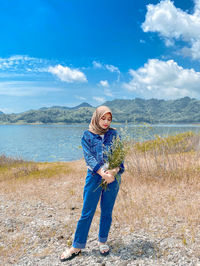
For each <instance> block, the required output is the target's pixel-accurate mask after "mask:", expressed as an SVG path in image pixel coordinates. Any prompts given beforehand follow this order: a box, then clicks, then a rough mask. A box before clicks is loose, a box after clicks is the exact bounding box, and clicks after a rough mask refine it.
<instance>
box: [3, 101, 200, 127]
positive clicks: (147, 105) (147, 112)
mask: <svg viewBox="0 0 200 266" xmlns="http://www.w3.org/2000/svg"><path fill="white" fill-rule="evenodd" d="M101 105H107V106H108V107H110V108H111V110H112V112H113V122H119V123H124V122H125V121H127V122H133V123H138V122H147V123H199V122H200V101H199V100H197V99H194V98H190V97H184V98H181V99H177V100H158V99H149V100H144V99H140V98H135V99H129V100H123V99H115V100H112V101H107V102H104V103H102V104H101ZM95 109H96V107H93V106H91V105H89V104H88V103H85V102H84V103H82V104H80V105H78V106H75V107H63V106H53V107H49V108H47V107H43V108H40V109H39V110H29V111H26V112H22V113H18V114H4V113H2V112H1V113H0V123H1V124H2V123H3V124H5V123H17V124H25V123H28V124H29V123H42V124H47V123H48V124H49V123H64V124H66V123H89V122H90V120H91V116H92V114H93V112H94V110H95Z"/></svg>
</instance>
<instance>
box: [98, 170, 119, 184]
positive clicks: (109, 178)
mask: <svg viewBox="0 0 200 266" xmlns="http://www.w3.org/2000/svg"><path fill="white" fill-rule="evenodd" d="M97 173H98V174H99V175H100V176H102V178H103V179H104V180H105V182H106V183H107V184H110V183H112V182H113V181H114V180H115V177H114V176H113V175H111V174H109V173H106V172H105V171H104V170H102V169H99V170H98V171H97Z"/></svg>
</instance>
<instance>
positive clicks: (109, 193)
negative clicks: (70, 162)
mask: <svg viewBox="0 0 200 266" xmlns="http://www.w3.org/2000/svg"><path fill="white" fill-rule="evenodd" d="M101 180H102V178H101V176H100V175H99V174H92V171H91V170H89V169H88V172H87V176H86V181H85V187H84V191H83V209H82V213H81V217H80V219H79V221H78V223H77V227H76V232H75V235H74V241H73V244H72V246H73V247H74V248H79V249H82V248H84V247H85V246H86V242H87V237H88V232H89V229H90V225H91V223H92V219H93V216H94V213H95V211H96V207H97V204H98V202H99V199H100V198H101V201H100V207H101V217H100V224H99V235H98V239H99V241H100V242H102V243H104V242H106V241H107V238H108V233H109V230H110V226H111V223H112V210H113V207H114V204H115V199H116V197H117V194H118V191H119V185H120V183H121V176H120V180H119V182H118V181H117V180H116V179H115V181H113V182H112V183H110V184H108V186H107V190H104V189H102V187H101V186H99V184H100V183H101ZM98 186H99V187H98Z"/></svg>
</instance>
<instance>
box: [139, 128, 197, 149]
mask: <svg viewBox="0 0 200 266" xmlns="http://www.w3.org/2000/svg"><path fill="white" fill-rule="evenodd" d="M195 136H196V134H195V133H193V132H191V131H189V132H184V133H180V134H177V135H175V136H168V137H160V136H158V135H155V139H154V140H147V141H144V142H137V143H136V144H135V145H134V148H135V149H136V150H138V151H141V152H146V151H153V150H157V151H166V152H170V151H176V152H177V151H179V152H185V151H188V150H191V149H192V148H193V147H192V145H191V141H192V139H193V138H194V137H195Z"/></svg>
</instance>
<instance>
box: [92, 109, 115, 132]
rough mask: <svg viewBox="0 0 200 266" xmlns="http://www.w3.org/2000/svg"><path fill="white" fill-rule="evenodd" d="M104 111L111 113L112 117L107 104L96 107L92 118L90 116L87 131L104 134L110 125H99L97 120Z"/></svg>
mask: <svg viewBox="0 0 200 266" xmlns="http://www.w3.org/2000/svg"><path fill="white" fill-rule="evenodd" d="M106 113H110V114H111V119H112V111H111V110H110V108H109V107H107V106H104V105H102V106H99V107H97V109H96V110H95V111H94V113H93V115H92V118H91V122H90V124H89V131H90V132H92V133H94V134H99V135H101V134H105V133H106V132H107V131H108V130H109V128H111V127H108V128H106V129H104V128H102V127H100V125H99V121H100V119H101V117H102V116H103V115H105V114H106Z"/></svg>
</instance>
